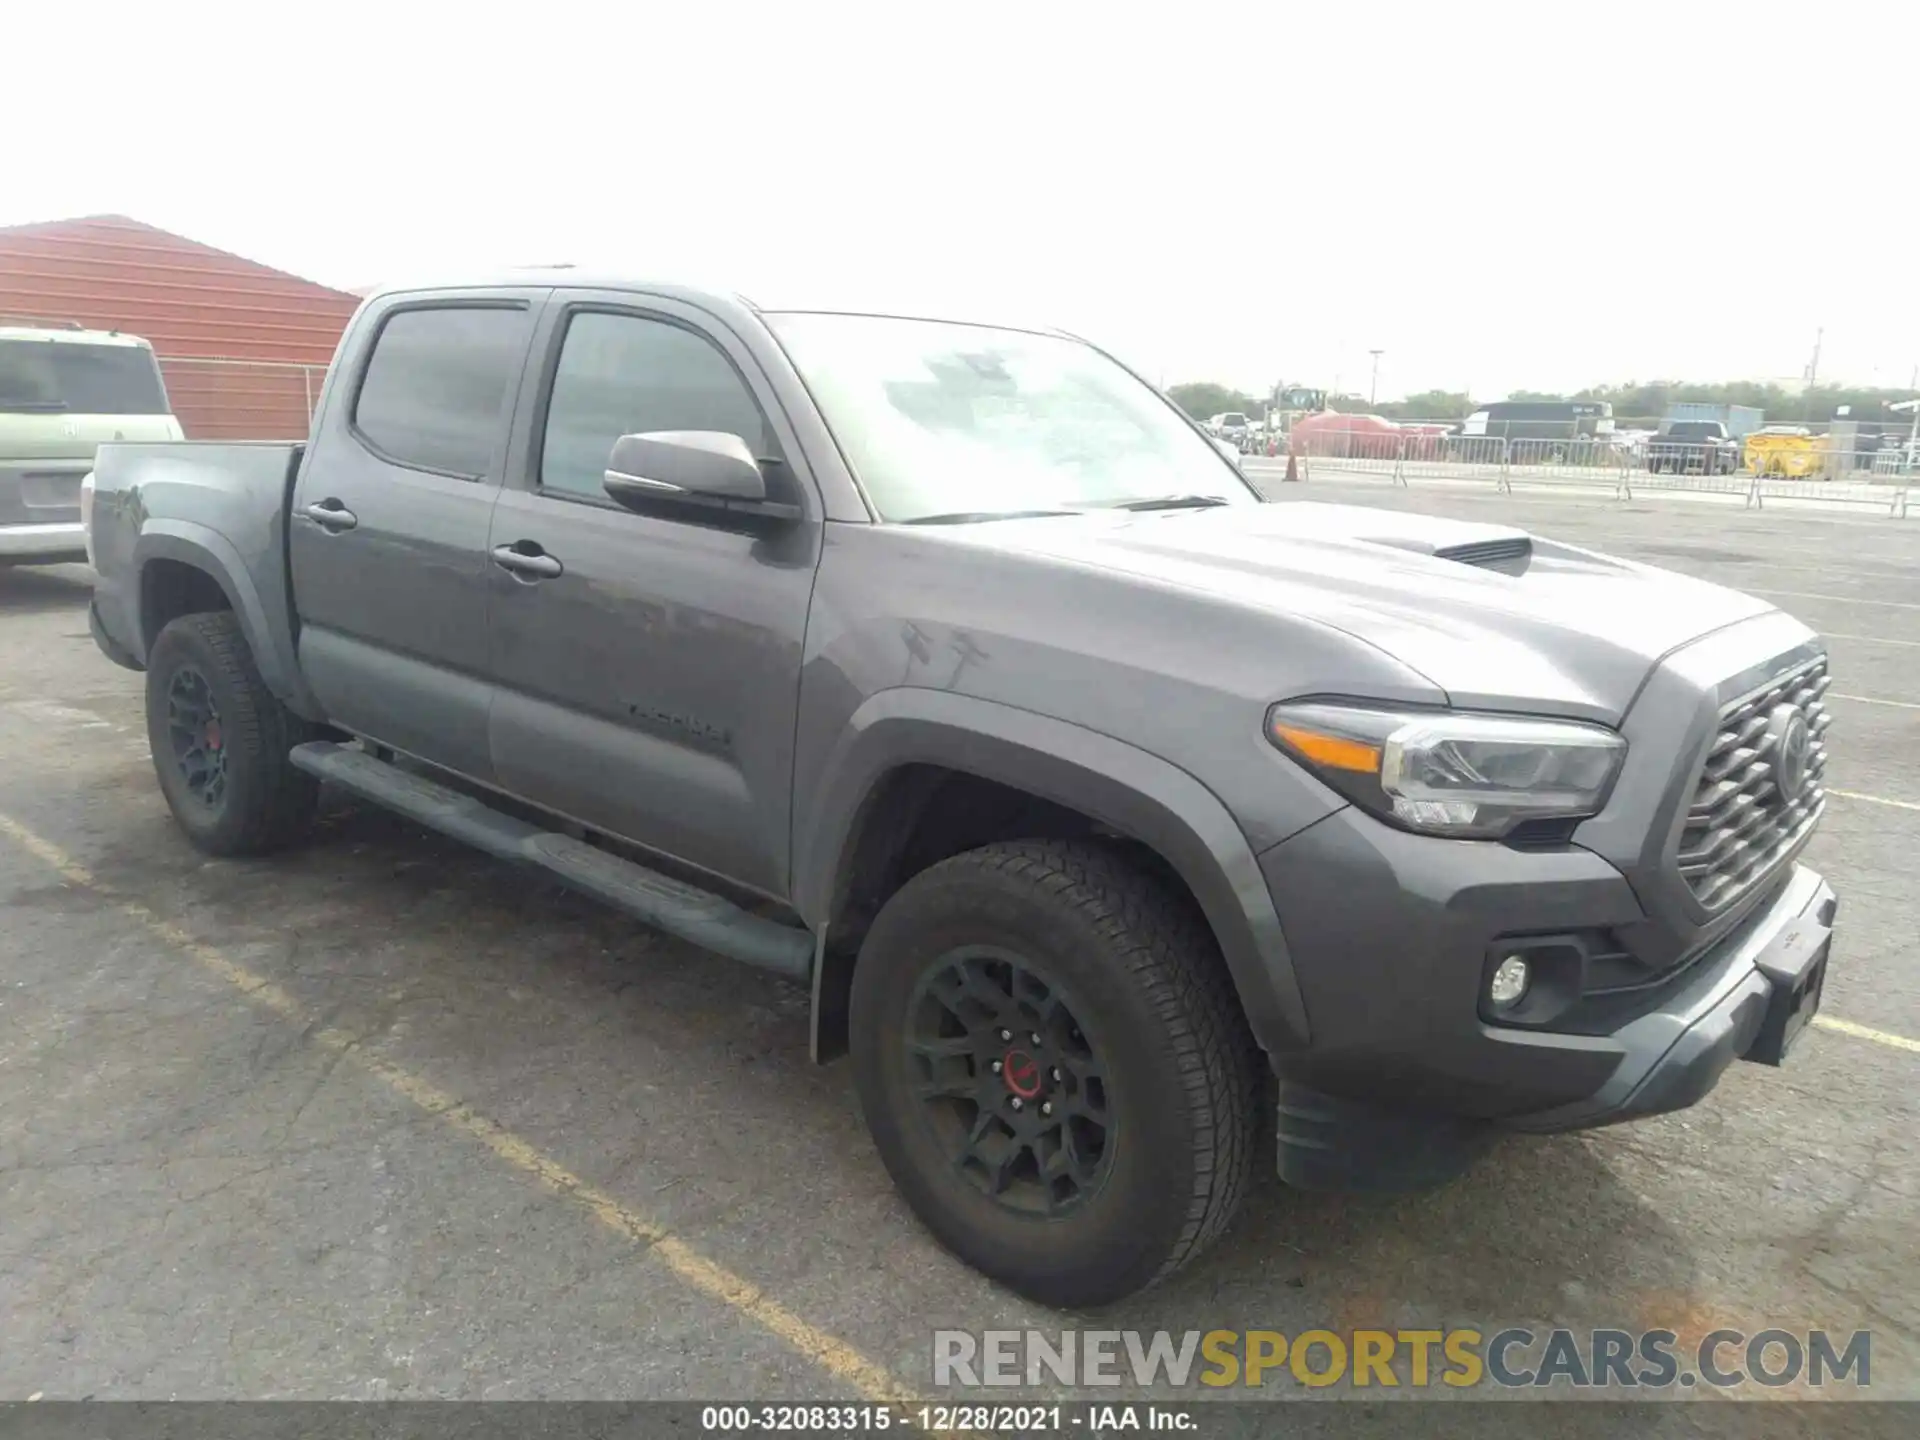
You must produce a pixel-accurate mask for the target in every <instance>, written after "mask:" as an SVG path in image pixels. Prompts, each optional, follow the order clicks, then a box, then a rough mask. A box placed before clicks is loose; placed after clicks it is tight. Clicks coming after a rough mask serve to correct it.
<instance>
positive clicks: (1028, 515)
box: [900, 510, 1080, 525]
mask: <svg viewBox="0 0 1920 1440" xmlns="http://www.w3.org/2000/svg"><path fill="white" fill-rule="evenodd" d="M1079 513H1080V512H1079V511H1078V510H955V511H953V512H952V513H950V514H947V515H916V516H914V517H913V518H912V519H911V520H902V521H901V522H900V523H901V524H902V525H973V524H977V523H979V522H980V521H982V520H1032V519H1035V518H1036V517H1038V516H1042V515H1078V514H1079Z"/></svg>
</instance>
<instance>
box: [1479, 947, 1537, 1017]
mask: <svg viewBox="0 0 1920 1440" xmlns="http://www.w3.org/2000/svg"><path fill="white" fill-rule="evenodd" d="M1526 993H1527V962H1526V961H1524V960H1522V959H1521V958H1520V957H1519V956H1518V955H1509V956H1507V958H1506V959H1504V960H1502V961H1501V962H1500V964H1499V965H1498V966H1497V967H1495V969H1494V972H1493V979H1492V980H1490V981H1488V982H1487V998H1488V999H1489V1000H1491V1001H1493V1003H1494V1004H1496V1005H1498V1006H1500V1007H1501V1008H1502V1009H1505V1008H1506V1007H1507V1006H1509V1005H1516V1004H1518V1003H1519V1001H1520V997H1521V996H1522V995H1524V994H1526Z"/></svg>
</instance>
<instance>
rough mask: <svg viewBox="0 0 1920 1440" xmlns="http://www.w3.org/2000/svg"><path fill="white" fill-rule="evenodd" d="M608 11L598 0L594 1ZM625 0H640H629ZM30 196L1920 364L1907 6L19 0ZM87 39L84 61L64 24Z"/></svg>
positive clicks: (182, 218)
mask: <svg viewBox="0 0 1920 1440" xmlns="http://www.w3.org/2000/svg"><path fill="white" fill-rule="evenodd" d="M596 12H597V13H596ZM616 16H617V17H618V18H616ZM5 24H6V29H5V35H6V40H7V46H6V48H7V50H8V51H9V52H10V53H11V54H12V56H13V57H14V58H15V59H16V60H22V59H27V58H29V57H31V58H32V63H30V64H18V63H16V64H11V65H9V66H7V81H6V91H7V102H6V103H7V111H8V115H9V120H8V124H7V130H8V132H9V135H10V136H11V143H10V144H9V145H8V148H7V157H6V162H5V171H4V181H3V182H0V223H16V222H21V221H29V220H43V219H53V218H57V217H60V216H66V215H79V214H88V213H100V212H121V213H125V214H129V215H132V216H134V217H136V218H138V219H141V220H145V221H147V222H149V223H152V224H155V225H160V226H163V227H165V228H167V229H170V230H176V231H179V232H181V233H183V234H186V235H190V236H192V237H194V238H196V239H199V240H203V241H206V242H208V243H210V244H214V245H218V246H221V247H223V248H226V249H230V250H235V251H238V252H240V253H242V254H245V255H248V256H251V257H253V258H255V259H258V260H261V261H264V262H266V263H268V264H271V265H276V266H279V267H281V268H284V269H288V270H292V271H295V272H297V273H300V274H303V275H307V276H310V277H312V278H314V279H316V280H320V281H323V282H326V283H330V284H335V285H340V286H343V287H352V286H357V285H361V284H365V283H369V282H375V281H382V280H388V279H394V278H405V277H408V276H413V275H421V274H427V275H431V274H433V273H435V272H436V271H440V270H444V269H445V268H446V267H449V266H469V265H474V264H493V263H508V264H518V263H526V262H546V261H563V260H570V261H575V262H578V263H603V264H612V265H617V266H619V267H620V268H622V269H627V270H631V271H634V272H636V273H641V274H647V275H660V276H665V277H669V278H690V279H694V280H696V281H707V282H713V283H719V284H722V285H727V286H730V287H732V288H735V289H738V290H740V291H742V292H744V293H745V294H747V295H749V296H751V297H753V298H755V299H757V300H760V301H762V302H763V303H769V304H779V303H795V302H824V303H848V302H851V303H879V304H907V305H914V306H923V307H931V308H938V309H941V310H943V311H946V312H950V313H955V314H963V315H966V316H969V317H972V316H979V317H981V318H996V317H1005V318H1012V319H1020V320H1046V321H1048V322H1051V323H1056V324H1062V325H1066V326H1069V327H1071V328H1075V329H1078V330H1080V331H1082V332H1084V333H1086V334H1089V335H1090V336H1092V337H1094V338H1097V339H1100V340H1102V341H1104V342H1107V343H1109V344H1110V345H1111V346H1113V347H1114V348H1116V349H1118V350H1119V351H1120V352H1121V353H1122V354H1124V355H1125V356H1126V357H1127V358H1129V359H1130V360H1132V361H1134V362H1135V363H1137V364H1138V365H1140V366H1141V367H1142V368H1143V369H1145V370H1146V371H1147V372H1148V373H1149V374H1150V375H1152V376H1153V377H1155V378H1158V379H1162V380H1164V381H1166V382H1169V383H1171V382H1174V381H1178V380H1182V379H1202V378H1213V379H1219V380H1222V381H1226V382H1228V383H1234V384H1239V385H1242V386H1247V387H1262V388H1264V387H1265V386H1266V385H1268V384H1270V383H1272V382H1273V381H1275V380H1277V379H1281V378H1285V379H1287V380H1290V381H1294V382H1296V383H1307V384H1318V385H1323V386H1333V385H1335V384H1339V385H1341V386H1344V387H1346V388H1349V389H1358V390H1360V391H1362V392H1364V390H1365V389H1366V385H1367V381H1368V367H1369V364H1370V361H1369V357H1368V353H1367V352H1368V351H1369V350H1371V349H1374V348H1379V349H1382V350H1384V352H1385V354H1384V356H1383V358H1382V360H1381V362H1380V377H1379V386H1380V396H1381V398H1383V399H1384V398H1387V397H1389V396H1392V395H1398V394H1401V393H1405V392H1408V391H1412V390H1419V389H1424V388H1427V387H1429V386H1438V387H1444V388H1448V389H1466V388H1471V389H1472V390H1473V391H1474V393H1475V394H1476V395H1478V396H1480V397H1481V398H1489V397H1497V396H1499V395H1503V394H1505V393H1506V392H1507V390H1509V389H1511V388H1513V387H1516V386H1527V387H1533V388H1561V387H1573V386H1578V385H1582V384H1587V383H1593V382H1602V381H1610V380H1624V379H1629V378H1638V379H1648V378H1654V377H1657V376H1678V377H1686V378H1699V379H1727V378H1737V377H1756V378H1773V377H1792V376H1797V375H1798V374H1799V373H1800V372H1801V371H1802V369H1803V368H1804V367H1805V365H1806V363H1807V360H1808V357H1809V354H1810V352H1811V351H1812V349H1813V343H1814V335H1815V331H1816V329H1818V328H1819V327H1821V326H1824V327H1825V331H1826V339H1825V346H1824V349H1823V352H1822V360H1821V373H1822V375H1823V376H1825V377H1831V378H1834V379H1838V380H1846V381H1855V382H1860V383H1878V384H1886V385H1905V384H1907V383H1908V381H1909V378H1910V377H1911V376H1912V374H1913V372H1914V369H1915V367H1916V365H1920V298H1917V297H1920V247H1917V246H1916V244H1915V235H1916V227H1915V222H1916V220H1920V101H1917V100H1916V95H1917V94H1920V80H1917V79H1916V75H1917V73H1920V72H1917V71H1916V66H1920V6H1915V5H1913V4H1911V3H1897V0H1882V3H1881V4H1879V5H1876V6H1871V7H1867V6H1861V7H1859V9H1858V11H1857V13H1855V12H1854V10H1853V7H1852V6H1851V5H1850V4H1843V3H1823V4H1820V5H1817V6H1816V5H1808V4H1804V3H1802V4H1794V5H1790V6H1780V5H1773V4H1769V3H1766V0H1759V3H1748V4H1739V5H1731V4H1729V5H1722V4H1706V3H1699V0H1668V3H1665V4H1660V5H1641V4H1638V3H1618V0H1614V3H1608V4H1604V5H1597V6H1596V5H1584V4H1582V5H1575V4H1570V3H1566V0H1534V3H1531V4H1519V5H1512V6H1495V5H1466V4H1461V5H1435V4H1431V3H1427V4H1407V5H1402V4H1398V3H1362V0H1348V3H1346V4H1332V5H1317V6H1313V7H1306V6H1302V5H1296V4H1276V3H1268V4H1265V5H1260V4H1244V5H1232V4H1215V5H1208V4H1203V3H1191V0H1190V3H1185V4H1179V5H1170V4H1154V3H1151V0H1143V3H1137V4H1135V5H1132V6H1129V5H1127V4H1125V3H1120V0H1109V3H1105V4H1100V5H1078V4H1074V5H1068V4H1062V3H1040V0H1027V3H1024V4H1018V5H1000V4H997V3H978V0H970V3H965V4H960V5H939V6H934V5H919V4H914V3H912V0H905V3H902V0H894V3H891V4H871V5H870V4H864V3H861V4H855V3H834V0H820V3H813V4H801V5H795V4H790V3H789V4H784V5H775V4H769V5H766V6H754V7H741V6H733V5H728V4H724V3H720V0H686V3H685V4H674V5H671V6H657V5H653V4H647V3H641V4H638V5H633V4H629V5H624V6H622V5H618V4H617V3H616V0H602V4H601V5H599V6H596V7H591V8H589V7H586V6H579V7H575V6H573V5H570V4H567V3H561V0H541V3H539V4H536V5H521V6H510V7H504V8H499V9H495V8H494V7H492V6H489V5H486V4H482V3H472V4H463V5H459V6H453V5H447V6H440V5H432V6H429V5H425V4H409V3H406V0H388V3H385V4H381V5H362V4H359V3H351V0H321V3H319V4H315V5H301V6H265V5H261V4H259V3H257V0H256V3H253V4H248V5H234V6H228V5H224V4H198V5H188V6H178V5H162V6H153V5H142V6H140V7H137V8H135V7H129V8H127V9H126V10H125V11H124V13H116V9H115V7H113V6H110V5H99V4H96V5H93V6H88V7H84V8H83V9H74V8H71V7H59V6H54V5H35V6H32V7H30V8H29V7H27V6H25V5H16V6H13V7H11V8H10V11H9V14H8V16H7V20H6V22H5ZM67 62H71V63H67Z"/></svg>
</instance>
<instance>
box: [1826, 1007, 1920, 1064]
mask: <svg viewBox="0 0 1920 1440" xmlns="http://www.w3.org/2000/svg"><path fill="white" fill-rule="evenodd" d="M1813 1023H1814V1024H1816V1025H1818V1026H1819V1027H1820V1028H1821V1029H1822V1030H1832V1031H1834V1032H1835V1033H1836V1034H1840V1035H1851V1036H1853V1038H1854V1039H1856V1040H1871V1041H1873V1043H1874V1044H1876V1045H1889V1046H1891V1047H1893V1048H1894V1049H1895V1050H1910V1051H1912V1052H1913V1053H1914V1054H1915V1055H1920V1040H1909V1039H1908V1038H1907V1037H1906V1036H1904V1035H1895V1034H1894V1033H1893V1032H1892V1031H1891V1030H1875V1029H1874V1028H1873V1027H1872V1026H1871V1025H1856V1024H1854V1023H1853V1021H1851V1020H1836V1019H1835V1018H1834V1017H1833V1016H1831V1015H1816V1016H1814V1017H1813Z"/></svg>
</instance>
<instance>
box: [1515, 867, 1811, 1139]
mask: <svg viewBox="0 0 1920 1440" xmlns="http://www.w3.org/2000/svg"><path fill="white" fill-rule="evenodd" d="M1838 909H1839V900H1838V899H1837V898H1836V897H1835V895H1834V893H1833V887H1832V886H1830V885H1828V884H1827V882H1826V881H1825V880H1823V879H1821V878H1820V876H1819V875H1818V874H1817V873H1815V872H1814V871H1812V870H1810V869H1808V868H1807V867H1806V866H1804V865H1795V866H1794V867H1793V868H1792V870H1791V872H1790V873H1789V874H1788V876H1787V879H1786V883H1785V884H1784V885H1781V886H1780V887H1779V889H1778V891H1777V893H1776V894H1775V895H1774V896H1773V898H1772V899H1771V900H1770V901H1769V902H1768V903H1767V904H1765V905H1762V906H1760V907H1758V908H1756V909H1755V910H1754V911H1753V912H1752V913H1751V914H1750V915H1748V916H1747V917H1746V918H1745V919H1744V920H1742V921H1741V923H1740V924H1739V925H1738V926H1737V927H1736V928H1735V929H1734V931H1733V932H1732V933H1731V934H1730V935H1728V936H1727V937H1726V938H1724V939H1723V940H1721V941H1720V942H1719V943H1718V944H1717V945H1716V946H1715V947H1714V949H1713V950H1712V951H1711V952H1709V953H1708V954H1707V955H1706V956H1705V957H1703V959H1702V960H1701V961H1700V962H1698V963H1696V964H1695V966H1694V967H1693V969H1692V970H1691V971H1690V972H1689V973H1688V975H1687V977H1686V980H1685V984H1684V985H1683V986H1682V987H1681V988H1680V989H1679V990H1678V991H1677V992H1676V993H1675V994H1673V995H1672V996H1670V997H1668V999H1667V1001H1666V1003H1665V1004H1663V1005H1662V1006H1661V1008H1660V1009H1658V1010H1655V1011H1653V1012H1652V1013H1650V1014H1647V1015H1643V1016H1641V1017H1640V1018H1639V1019H1637V1020H1634V1021H1631V1022H1630V1023H1628V1024H1627V1025H1625V1026H1623V1027H1622V1028H1621V1029H1619V1030H1617V1031H1615V1032H1614V1033H1613V1034H1612V1035H1610V1036H1608V1037H1606V1038H1607V1040H1608V1042H1609V1043H1610V1044H1612V1045H1614V1046H1616V1047H1618V1048H1619V1050H1620V1052H1621V1058H1620V1063H1619V1064H1618V1065H1617V1066H1616V1067H1615V1069H1614V1071H1613V1074H1612V1075H1610V1076H1609V1077H1608V1078H1607V1081H1606V1083H1605V1084H1604V1085H1602V1086H1601V1087H1600V1088H1599V1089H1598V1090H1596V1091H1595V1092H1594V1093H1593V1094H1592V1095H1590V1096H1587V1097H1586V1098H1585V1099H1583V1100H1578V1101H1574V1102H1572V1103H1570V1104H1566V1105H1561V1106H1557V1107H1555V1108H1553V1109H1549V1110H1544V1111H1539V1112H1536V1113H1533V1114H1527V1115H1518V1116H1512V1117H1509V1118H1508V1119H1507V1121H1506V1122H1505V1123H1506V1124H1507V1125H1508V1126H1510V1127H1511V1128H1514V1129H1519V1130H1533V1131H1549V1130H1583V1129H1589V1128H1591V1127H1593V1126H1596V1125H1611V1124H1613V1123H1615V1122H1617V1121H1620V1120H1632V1119H1636V1118H1638V1117H1640V1116H1643V1115H1658V1114H1662V1113H1664V1112H1666V1111H1669V1110H1684V1109H1685V1108H1686V1107H1687V1106H1689V1105H1693V1104H1696V1103H1697V1102H1699V1101H1700V1100H1702V1099H1704V1098H1706V1095H1707V1093H1708V1092H1709V1091H1711V1090H1712V1089H1713V1087H1714V1086H1715V1085H1717V1084H1718V1083H1719V1081H1720V1076H1721V1074H1722V1073H1723V1072H1724V1071H1725V1070H1726V1068H1727V1067H1728V1066H1729V1065H1731V1064H1732V1063H1733V1062H1734V1061H1735V1060H1744V1059H1751V1060H1759V1061H1762V1062H1764V1063H1770V1064H1778V1063H1780V1061H1781V1060H1782V1059H1784V1058H1785V1053H1786V1050H1787V1048H1788V1047H1789V1046H1790V1045H1791V1043H1792V1041H1793V1040H1794V1038H1795V1037H1796V1036H1797V1034H1798V1032H1799V1030H1800V1028H1801V1027H1802V1026H1804V1025H1805V1023H1806V1022H1807V1021H1808V1020H1810V1019H1811V1018H1812V1015H1813V1012H1814V1010H1815V1009H1817V1008H1818V1006H1819V1003H1820V989H1821V986H1822V984H1823V983H1824V981H1825V978H1826V975H1825V966H1826V958H1827V945H1828V942H1829V940H1830V938H1831V936H1832V933H1833V919H1834V915H1835V913H1836V911H1837V910H1838Z"/></svg>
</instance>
